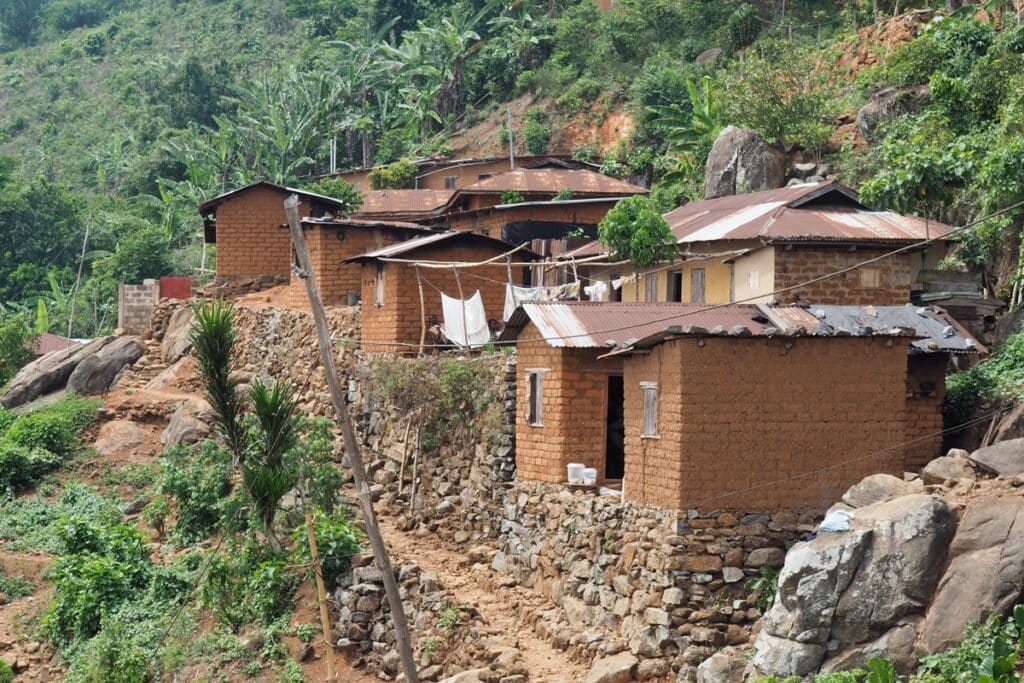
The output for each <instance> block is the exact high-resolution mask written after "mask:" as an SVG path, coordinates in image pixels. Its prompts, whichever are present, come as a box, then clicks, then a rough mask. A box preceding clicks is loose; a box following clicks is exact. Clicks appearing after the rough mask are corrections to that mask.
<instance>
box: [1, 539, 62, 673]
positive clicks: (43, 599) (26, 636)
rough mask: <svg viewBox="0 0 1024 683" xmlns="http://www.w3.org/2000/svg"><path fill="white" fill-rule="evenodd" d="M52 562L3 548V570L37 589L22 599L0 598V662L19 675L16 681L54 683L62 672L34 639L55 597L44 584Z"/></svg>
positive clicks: (50, 651) (49, 654) (42, 644)
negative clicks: (37, 628) (30, 583)
mask: <svg viewBox="0 0 1024 683" xmlns="http://www.w3.org/2000/svg"><path fill="white" fill-rule="evenodd" d="M50 561H51V560H50V558H49V557H48V556H46V555H32V554H29V553H19V552H11V551H7V550H4V549H3V546H0V569H2V570H3V572H4V573H5V574H7V575H8V576H16V577H20V578H23V579H28V580H29V581H31V582H32V583H33V584H34V586H35V591H34V592H33V594H32V595H29V596H26V597H23V598H17V599H13V600H12V599H8V598H7V597H6V596H0V659H3V660H4V661H6V662H7V663H8V664H10V665H11V667H12V668H13V669H14V670H15V671H16V672H17V673H18V676H16V677H15V680H19V681H20V680H25V681H28V680H37V681H51V680H54V679H55V678H56V676H57V672H58V671H59V670H60V667H58V666H56V665H54V666H51V665H50V659H51V657H52V656H53V652H52V650H51V649H50V648H49V647H48V646H47V645H46V644H45V643H41V642H39V641H37V640H35V638H34V637H33V630H34V625H35V624H36V623H37V621H38V619H39V617H40V616H41V615H42V613H43V612H44V611H45V610H46V607H47V606H48V605H49V604H50V601H51V599H52V597H53V590H52V588H50V587H49V585H48V584H46V583H45V582H44V581H43V580H42V575H43V572H45V571H46V569H47V567H49V566H50Z"/></svg>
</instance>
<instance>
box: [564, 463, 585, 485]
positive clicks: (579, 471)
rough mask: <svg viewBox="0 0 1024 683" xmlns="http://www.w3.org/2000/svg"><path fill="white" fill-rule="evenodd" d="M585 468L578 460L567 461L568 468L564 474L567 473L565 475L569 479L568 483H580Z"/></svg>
mask: <svg viewBox="0 0 1024 683" xmlns="http://www.w3.org/2000/svg"><path fill="white" fill-rule="evenodd" d="M586 469H587V466H586V465H584V464H582V463H578V462H571V463H569V464H568V465H567V466H566V470H568V472H567V473H566V475H567V477H568V479H569V483H570V484H582V483H583V472H584V471H585V470H586Z"/></svg>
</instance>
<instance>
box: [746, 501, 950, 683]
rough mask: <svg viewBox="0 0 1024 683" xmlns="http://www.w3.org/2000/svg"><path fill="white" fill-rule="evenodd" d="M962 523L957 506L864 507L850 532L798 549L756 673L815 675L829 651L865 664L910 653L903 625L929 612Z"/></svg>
mask: <svg viewBox="0 0 1024 683" xmlns="http://www.w3.org/2000/svg"><path fill="white" fill-rule="evenodd" d="M955 526H956V514H955V512H954V510H953V508H952V507H951V506H950V505H949V504H948V503H946V502H945V501H943V500H942V499H940V498H934V497H932V496H927V495H923V494H913V495H909V496H903V497H901V498H897V499H895V500H890V501H885V502H882V503H876V504H875V505H871V506H868V507H864V508H860V509H858V510H856V511H855V513H854V518H853V522H852V526H851V528H850V530H849V531H845V532H838V533H827V532H823V533H820V534H819V535H818V536H817V537H816V538H815V539H814V540H812V541H810V542H806V543H798V544H796V545H795V546H793V548H792V549H791V550H790V551H789V554H788V555H787V556H786V564H785V566H784V567H783V568H782V573H781V574H780V575H779V592H778V596H777V597H776V600H775V604H774V605H773V606H772V609H771V610H769V611H768V613H767V614H766V615H765V617H764V620H763V627H762V630H761V633H760V634H759V635H758V638H757V641H756V643H755V644H754V647H755V649H756V653H755V655H754V657H753V659H752V660H751V663H752V665H753V668H754V669H755V670H756V671H758V672H760V673H764V674H772V675H776V676H778V677H780V678H781V677H785V676H808V675H810V674H812V673H814V672H815V671H818V670H819V667H821V665H822V661H823V660H824V658H825V655H826V653H827V652H833V653H835V656H842V657H843V658H844V659H856V658H858V657H861V656H865V655H867V654H869V653H870V652H873V651H875V650H878V649H879V648H881V647H882V645H881V644H880V643H886V642H889V643H890V644H892V646H893V647H894V648H895V647H896V646H897V644H898V645H899V647H900V648H901V649H900V650H899V652H900V653H901V655H900V656H901V657H909V656H910V655H907V654H906V650H907V648H908V647H909V646H908V645H907V641H908V640H911V639H910V638H909V632H907V631H906V630H905V629H904V630H896V629H897V628H898V627H900V626H903V625H906V624H907V623H909V622H911V621H912V620H913V619H914V618H916V617H918V615H919V614H920V613H921V612H923V611H924V608H925V606H926V605H927V603H928V600H929V598H930V597H931V595H932V592H933V590H934V588H935V583H936V580H937V579H938V574H939V570H940V568H941V567H942V564H943V562H944V559H945V555H946V548H947V546H948V544H949V541H950V539H951V538H952V537H953V532H954V529H955ZM871 641H874V642H873V643H872V642H871ZM857 646H860V647H859V648H858V647H857Z"/></svg>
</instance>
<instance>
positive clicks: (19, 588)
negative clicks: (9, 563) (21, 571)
mask: <svg viewBox="0 0 1024 683" xmlns="http://www.w3.org/2000/svg"><path fill="white" fill-rule="evenodd" d="M35 588H36V587H35V586H33V585H32V582H31V581H29V580H27V579H23V578H21V577H20V576H10V575H9V574H7V573H6V572H5V571H4V570H3V567H0V593H3V594H4V595H6V596H7V597H8V598H10V599H11V600H17V599H18V598H24V597H27V596H29V595H32V593H33V592H35Z"/></svg>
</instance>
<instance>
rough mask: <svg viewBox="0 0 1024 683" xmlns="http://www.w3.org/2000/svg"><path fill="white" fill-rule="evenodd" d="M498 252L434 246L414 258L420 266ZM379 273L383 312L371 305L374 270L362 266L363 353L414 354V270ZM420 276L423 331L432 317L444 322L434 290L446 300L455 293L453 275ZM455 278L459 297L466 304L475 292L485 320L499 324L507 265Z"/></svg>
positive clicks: (517, 275) (428, 272)
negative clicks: (423, 309)
mask: <svg viewBox="0 0 1024 683" xmlns="http://www.w3.org/2000/svg"><path fill="white" fill-rule="evenodd" d="M500 253H502V251H501V249H500V248H497V247H490V246H483V245H478V246H469V245H467V246H460V247H455V248H451V247H444V246H443V245H439V246H437V247H434V248H427V249H422V250H420V251H417V252H416V254H415V258H416V259H418V260H422V261H467V262H478V261H485V260H487V259H489V258H492V257H494V256H497V255H498V254H500ZM384 269H385V273H384V280H385V294H384V296H385V301H384V306H382V307H378V306H376V305H374V291H375V287H376V277H375V274H376V265H375V264H367V265H366V266H364V267H363V270H362V313H361V320H362V338H363V349H365V350H367V351H371V352H380V351H392V352H398V353H415V352H416V351H417V350H418V349H417V348H416V345H418V344H419V341H420V332H421V329H422V325H421V318H420V295H419V289H418V286H417V282H416V271H415V269H414V268H413V267H412V266H411V265H406V264H397V263H388V264H385V265H384ZM522 270H523V269H522V268H514V269H513V278H514V280H515V282H522V278H523V273H522ZM420 273H421V274H422V276H423V279H424V283H423V300H424V303H425V312H426V318H427V326H428V327H429V326H430V320H431V316H434V317H435V318H436V319H437V322H438V323H439V324H441V323H443V321H444V314H443V312H442V310H441V295H440V293H438V291H437V290H438V289H440V290H441V291H443V292H444V293H445V294H447V295H448V296H450V297H453V298H458V296H459V288H458V284H457V283H456V279H455V274H454V272H452V271H451V270H449V269H426V268H423V269H421V270H420ZM481 277H484V278H487V279H486V280H484V279H481ZM459 278H460V279H461V281H462V293H463V296H464V297H465V298H467V299H468V298H470V297H471V296H472V295H473V293H474V292H475V291H477V290H480V296H481V298H482V299H483V302H484V312H485V313H486V314H487V318H488V319H493V320H495V321H499V322H500V321H501V317H502V313H503V312H504V309H505V283H506V282H507V281H508V270H507V268H506V266H505V265H504V264H503V263H498V264H495V265H487V266H481V267H478V268H472V269H459ZM428 283H429V284H428ZM431 285H433V286H431ZM435 288H437V289H435ZM374 342H377V343H376V344H375V343H374ZM396 342H398V343H399V344H396Z"/></svg>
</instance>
